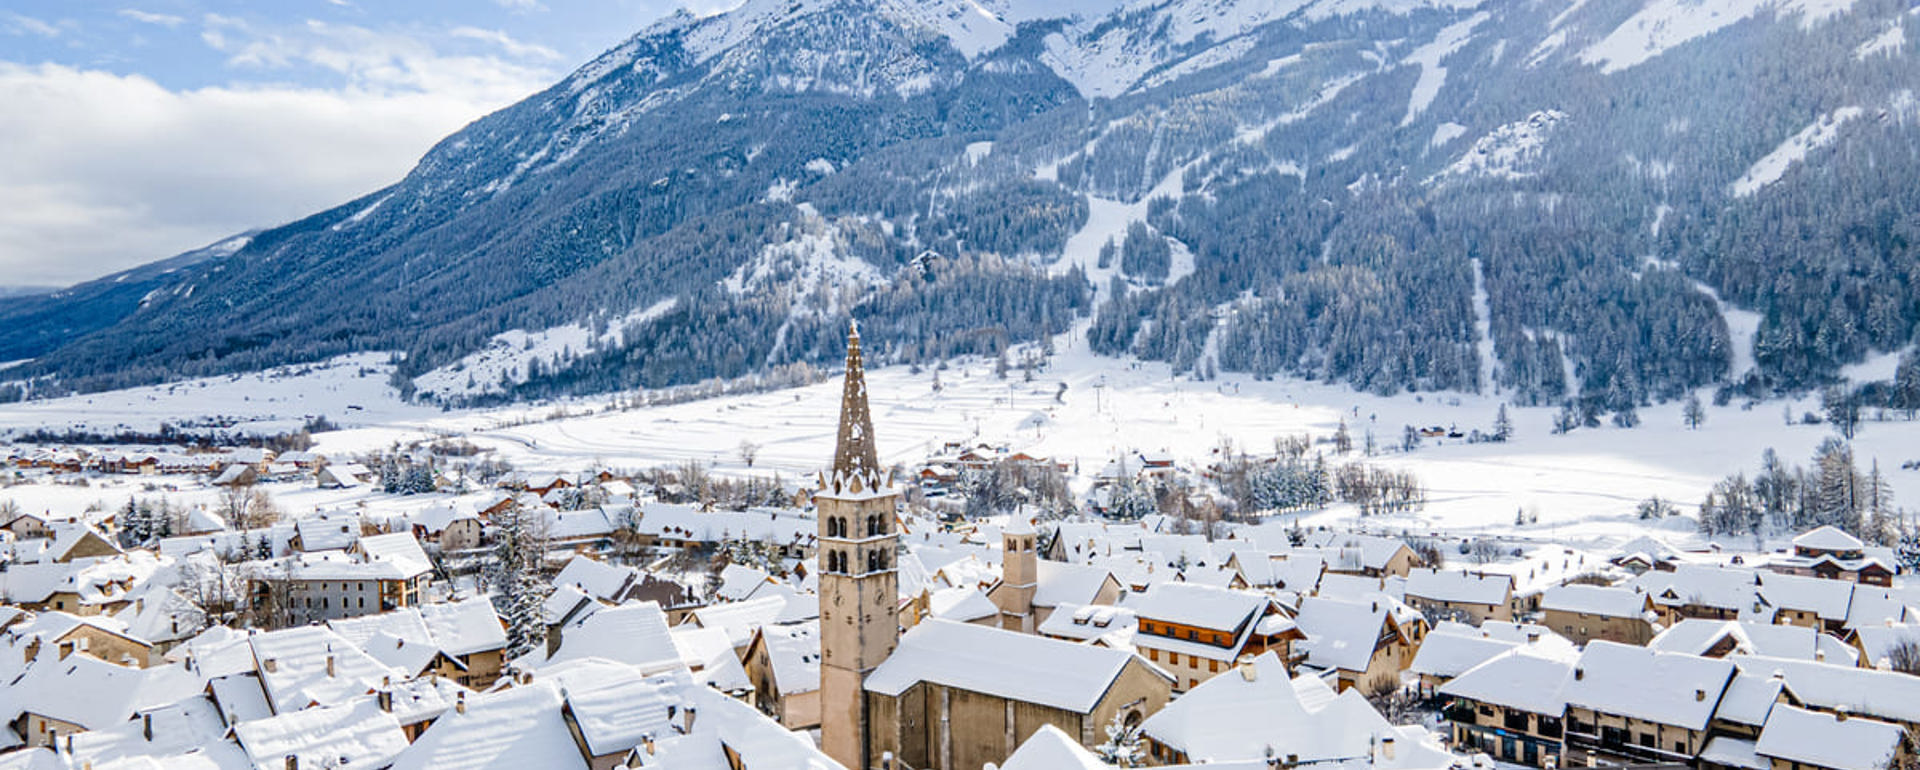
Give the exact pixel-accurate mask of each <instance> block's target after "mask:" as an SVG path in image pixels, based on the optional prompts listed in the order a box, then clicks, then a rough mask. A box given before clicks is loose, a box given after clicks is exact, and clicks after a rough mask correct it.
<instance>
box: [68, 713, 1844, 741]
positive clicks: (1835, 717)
mask: <svg viewBox="0 0 1920 770" xmlns="http://www.w3.org/2000/svg"><path fill="white" fill-rule="evenodd" d="M1852 711H1853V709H1850V708H1847V707H1846V706H1839V707H1837V708H1835V709H1834V710H1833V720H1834V721H1836V722H1845V721H1847V717H1850V716H1853V714H1852ZM67 745H68V746H69V747H71V746H72V745H73V736H67Z"/></svg>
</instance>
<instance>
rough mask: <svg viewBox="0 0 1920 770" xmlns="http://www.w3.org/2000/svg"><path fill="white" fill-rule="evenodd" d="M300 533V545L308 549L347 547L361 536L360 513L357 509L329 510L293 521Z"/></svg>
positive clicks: (322, 549)
mask: <svg viewBox="0 0 1920 770" xmlns="http://www.w3.org/2000/svg"><path fill="white" fill-rule="evenodd" d="M293 526H294V529H295V530H296V531H298V532H299V534H300V547H301V549H302V550H307V551H328V550H335V549H340V548H346V547H347V546H350V545H353V541H355V540H357V539H359V538H360V514H359V513H358V512H356V511H327V512H324V513H317V514H314V515H312V516H308V517H306V518H302V519H299V520H298V521H295V522H294V523H293Z"/></svg>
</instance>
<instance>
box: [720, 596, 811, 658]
mask: <svg viewBox="0 0 1920 770" xmlns="http://www.w3.org/2000/svg"><path fill="white" fill-rule="evenodd" d="M819 601H820V600H819V598H818V597H816V596H812V595H806V596H801V595H797V594H781V593H776V594H773V595H769V596H763V597H760V598H758V599H749V600H747V601H744V602H733V603H731V604H712V605H708V606H705V607H701V608H700V609H697V610H694V611H693V613H692V615H691V616H689V618H688V622H692V623H695V624H697V625H699V626H700V627H701V628H718V629H722V630H725V631H726V632H727V638H728V639H729V640H731V641H732V642H733V646H735V647H745V646H746V645H747V642H750V641H752V640H753V630H754V629H756V628H759V627H760V626H763V625H766V624H768V623H795V622H799V621H802V620H807V619H809V618H817V617H820V604H819Z"/></svg>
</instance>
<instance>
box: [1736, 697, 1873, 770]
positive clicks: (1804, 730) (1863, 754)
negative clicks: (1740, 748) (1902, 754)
mask: <svg viewBox="0 0 1920 770" xmlns="http://www.w3.org/2000/svg"><path fill="white" fill-rule="evenodd" d="M1904 737H1905V730H1904V729H1902V728H1901V727H1899V726H1898V725H1891V724H1887V723H1885V722H1877V721H1874V720H1871V719H1861V718H1858V717H1854V718H1845V719H1843V718H1841V717H1840V716H1838V715H1834V714H1822V713H1819V712H1814V711H1808V710H1806V709H1802V708H1796V707H1794V706H1789V705H1785V704H1782V705H1779V706H1775V707H1774V709H1773V715H1772V716H1770V717H1768V718H1767V726H1766V727H1765V728H1763V729H1762V730H1761V731H1760V740H1758V741H1755V742H1754V746H1753V750H1754V751H1755V752H1756V753H1758V754H1760V755H1762V756H1767V757H1775V758H1778V759H1784V760H1787V761H1789V762H1793V763H1797V764H1800V765H1808V766H1812V767H1826V768H1833V770H1883V769H1884V768H1886V767H1887V766H1888V765H1889V764H1891V763H1892V762H1893V759H1894V757H1895V756H1896V755H1897V754H1898V753H1899V750H1900V742H1901V740H1902V739H1903V738H1904Z"/></svg>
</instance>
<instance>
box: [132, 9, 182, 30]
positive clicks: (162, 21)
mask: <svg viewBox="0 0 1920 770" xmlns="http://www.w3.org/2000/svg"><path fill="white" fill-rule="evenodd" d="M120 16H121V17H122V18H127V19H132V20H134V21H137V22H140V23H142V24H155V25H158V26H162V27H166V28H167V29H173V28H176V27H178V26H180V25H181V24H184V23H186V21H187V20H186V19H184V18H181V17H179V16H175V15H173V14H170V13H149V12H147V11H142V10H140V9H138V8H122V9H120Z"/></svg>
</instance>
